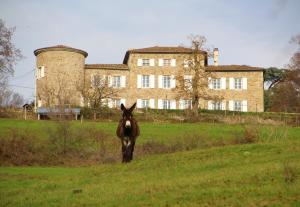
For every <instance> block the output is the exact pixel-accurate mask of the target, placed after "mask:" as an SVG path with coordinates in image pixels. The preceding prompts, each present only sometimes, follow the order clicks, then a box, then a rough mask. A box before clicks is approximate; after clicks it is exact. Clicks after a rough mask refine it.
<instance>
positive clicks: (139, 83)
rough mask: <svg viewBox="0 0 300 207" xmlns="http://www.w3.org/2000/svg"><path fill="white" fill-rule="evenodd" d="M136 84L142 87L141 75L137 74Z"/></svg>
mask: <svg viewBox="0 0 300 207" xmlns="http://www.w3.org/2000/svg"><path fill="white" fill-rule="evenodd" d="M136 85H137V88H141V87H142V75H137V79H136Z"/></svg>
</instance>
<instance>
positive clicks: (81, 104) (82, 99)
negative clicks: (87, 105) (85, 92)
mask: <svg viewBox="0 0 300 207" xmlns="http://www.w3.org/2000/svg"><path fill="white" fill-rule="evenodd" d="M79 106H80V107H84V98H83V96H82V95H80V102H79Z"/></svg>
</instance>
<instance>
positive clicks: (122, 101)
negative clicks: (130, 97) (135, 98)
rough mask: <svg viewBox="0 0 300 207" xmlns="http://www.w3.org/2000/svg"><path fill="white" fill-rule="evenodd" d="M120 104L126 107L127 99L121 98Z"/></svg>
mask: <svg viewBox="0 0 300 207" xmlns="http://www.w3.org/2000/svg"><path fill="white" fill-rule="evenodd" d="M120 104H124V106H126V99H125V98H121V100H120ZM117 107H120V106H117Z"/></svg>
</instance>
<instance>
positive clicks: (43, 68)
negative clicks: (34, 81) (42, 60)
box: [41, 66, 45, 78]
mask: <svg viewBox="0 0 300 207" xmlns="http://www.w3.org/2000/svg"><path fill="white" fill-rule="evenodd" d="M43 77H45V66H42V67H41V78H43Z"/></svg>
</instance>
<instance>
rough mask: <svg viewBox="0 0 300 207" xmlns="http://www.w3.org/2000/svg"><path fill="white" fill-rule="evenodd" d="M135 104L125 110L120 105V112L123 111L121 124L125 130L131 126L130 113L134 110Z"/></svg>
mask: <svg viewBox="0 0 300 207" xmlns="http://www.w3.org/2000/svg"><path fill="white" fill-rule="evenodd" d="M135 105H136V103H134V104H133V105H132V106H131V107H130V108H129V109H126V108H125V106H124V105H123V104H121V110H122V111H123V124H124V127H125V128H131V126H132V111H133V110H134V108H135Z"/></svg>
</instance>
